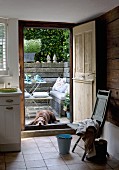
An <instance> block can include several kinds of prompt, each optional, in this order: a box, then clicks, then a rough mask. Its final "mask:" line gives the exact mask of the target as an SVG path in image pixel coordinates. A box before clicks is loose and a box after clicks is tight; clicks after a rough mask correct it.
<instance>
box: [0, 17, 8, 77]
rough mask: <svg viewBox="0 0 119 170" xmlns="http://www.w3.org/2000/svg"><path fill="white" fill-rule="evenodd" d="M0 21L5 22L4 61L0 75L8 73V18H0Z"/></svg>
mask: <svg viewBox="0 0 119 170" xmlns="http://www.w3.org/2000/svg"><path fill="white" fill-rule="evenodd" d="M0 23H3V24H5V44H4V59H3V60H4V63H2V64H3V69H2V68H0V75H8V70H9V69H8V57H7V42H8V32H7V30H8V19H4V18H0Z"/></svg>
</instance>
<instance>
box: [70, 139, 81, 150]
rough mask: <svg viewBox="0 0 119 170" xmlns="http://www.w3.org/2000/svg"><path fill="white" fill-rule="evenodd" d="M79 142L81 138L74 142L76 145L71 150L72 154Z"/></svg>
mask: <svg viewBox="0 0 119 170" xmlns="http://www.w3.org/2000/svg"><path fill="white" fill-rule="evenodd" d="M80 140H81V136H80V137H79V139H78V140H77V141H76V143H75V145H74V147H73V149H72V152H74V150H75V148H76V146H77V144H78V143H79V141H80Z"/></svg>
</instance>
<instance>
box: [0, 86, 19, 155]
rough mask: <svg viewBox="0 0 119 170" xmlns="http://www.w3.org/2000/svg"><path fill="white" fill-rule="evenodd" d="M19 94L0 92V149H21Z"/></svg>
mask: <svg viewBox="0 0 119 170" xmlns="http://www.w3.org/2000/svg"><path fill="white" fill-rule="evenodd" d="M20 95H21V91H20V90H19V89H18V90H17V92H14V93H0V151H1V152H2V151H3V152H5V151H7V152H9V151H20V150H21V127H20Z"/></svg>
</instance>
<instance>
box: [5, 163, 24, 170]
mask: <svg viewBox="0 0 119 170" xmlns="http://www.w3.org/2000/svg"><path fill="white" fill-rule="evenodd" d="M6 167H7V169H10V170H17V169H22V168H26V166H25V162H20V161H19V162H7V163H6Z"/></svg>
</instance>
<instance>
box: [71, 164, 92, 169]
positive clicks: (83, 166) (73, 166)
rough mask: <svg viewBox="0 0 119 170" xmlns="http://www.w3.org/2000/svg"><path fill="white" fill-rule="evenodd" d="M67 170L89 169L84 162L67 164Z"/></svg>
mask: <svg viewBox="0 0 119 170" xmlns="http://www.w3.org/2000/svg"><path fill="white" fill-rule="evenodd" d="M68 168H69V170H91V169H90V168H89V167H88V166H87V165H86V164H73V165H68Z"/></svg>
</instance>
